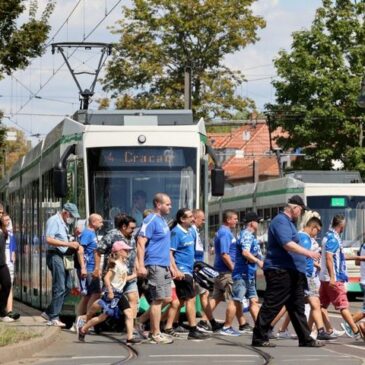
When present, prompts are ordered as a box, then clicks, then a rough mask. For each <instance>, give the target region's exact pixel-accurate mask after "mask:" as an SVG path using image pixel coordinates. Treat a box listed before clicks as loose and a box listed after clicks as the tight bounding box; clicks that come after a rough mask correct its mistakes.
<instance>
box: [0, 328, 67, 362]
mask: <svg viewBox="0 0 365 365" xmlns="http://www.w3.org/2000/svg"><path fill="white" fill-rule="evenodd" d="M60 331H61V329H60V328H59V327H50V328H47V329H46V331H44V333H43V334H42V336H40V337H37V338H34V339H31V340H28V341H24V342H18V343H14V344H12V345H8V346H4V347H3V348H1V349H0V359H1V360H0V364H5V363H8V362H13V361H16V360H21V359H24V358H27V357H30V356H31V355H33V354H34V353H36V352H40V351H41V350H43V349H44V348H45V347H46V346H48V345H50V344H51V343H52V342H53V341H55V339H56V337H57V336H58V334H59V333H60Z"/></svg>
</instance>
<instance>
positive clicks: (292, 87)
mask: <svg viewBox="0 0 365 365" xmlns="http://www.w3.org/2000/svg"><path fill="white" fill-rule="evenodd" d="M364 20H365V1H364V0H360V1H357V2H353V1H350V0H337V1H334V0H323V2H322V6H321V7H320V8H319V9H317V11H316V15H315V18H314V21H313V23H312V26H311V28H310V29H309V30H302V31H299V32H295V33H293V41H292V46H291V51H290V52H287V51H284V50H283V51H281V52H279V55H278V58H277V59H276V60H275V67H276V69H277V74H278V76H279V79H278V80H277V81H274V82H273V84H274V86H275V88H276V104H274V105H268V106H267V109H268V111H269V112H270V115H271V118H273V119H274V120H273V121H274V126H282V127H283V128H284V130H286V131H287V132H288V136H287V137H281V138H279V139H278V143H279V145H281V146H282V147H283V149H289V148H297V147H301V148H302V152H303V153H304V154H305V155H306V156H305V157H304V158H300V159H298V160H297V161H296V166H295V167H296V168H307V169H320V170H322V169H323V170H327V169H331V168H332V163H333V161H334V160H341V161H342V162H343V164H344V167H345V168H346V169H356V170H360V171H361V172H362V173H363V174H364V173H365V163H364V157H365V149H364V148H363V132H362V128H363V122H364V119H365V118H364V112H363V111H362V110H361V109H360V108H359V107H358V106H357V104H356V100H357V98H358V96H359V92H360V84H361V78H362V75H363V73H364V65H365V27H364V24H365V23H364Z"/></svg>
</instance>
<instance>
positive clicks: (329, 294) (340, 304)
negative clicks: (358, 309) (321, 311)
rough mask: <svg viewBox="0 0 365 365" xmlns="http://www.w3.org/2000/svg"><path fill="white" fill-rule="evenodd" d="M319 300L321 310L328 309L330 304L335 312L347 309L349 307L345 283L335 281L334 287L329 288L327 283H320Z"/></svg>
mask: <svg viewBox="0 0 365 365" xmlns="http://www.w3.org/2000/svg"><path fill="white" fill-rule="evenodd" d="M319 299H320V301H321V306H322V307H323V308H328V306H329V305H330V304H331V303H332V304H333V306H334V307H335V309H337V310H341V309H347V308H348V307H349V302H348V299H347V295H346V288H345V283H342V282H340V281H336V285H335V286H334V287H331V286H330V283H329V282H328V281H321V287H320V288H319Z"/></svg>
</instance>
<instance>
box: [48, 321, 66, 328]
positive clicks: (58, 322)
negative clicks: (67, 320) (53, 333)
mask: <svg viewBox="0 0 365 365" xmlns="http://www.w3.org/2000/svg"><path fill="white" fill-rule="evenodd" d="M47 326H54V327H61V328H64V327H66V325H65V324H64V323H63V322H61V321H60V320H59V319H51V320H50V321H48V322H47Z"/></svg>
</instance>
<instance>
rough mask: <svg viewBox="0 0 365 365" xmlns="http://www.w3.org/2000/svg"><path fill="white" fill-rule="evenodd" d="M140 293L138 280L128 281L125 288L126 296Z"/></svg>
mask: <svg viewBox="0 0 365 365" xmlns="http://www.w3.org/2000/svg"><path fill="white" fill-rule="evenodd" d="M134 292H138V286H137V279H133V280H131V281H127V283H126V284H125V287H124V288H123V293H124V294H129V293H134Z"/></svg>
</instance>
